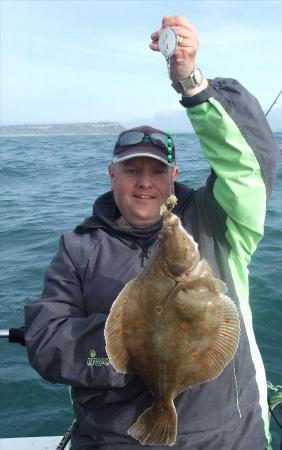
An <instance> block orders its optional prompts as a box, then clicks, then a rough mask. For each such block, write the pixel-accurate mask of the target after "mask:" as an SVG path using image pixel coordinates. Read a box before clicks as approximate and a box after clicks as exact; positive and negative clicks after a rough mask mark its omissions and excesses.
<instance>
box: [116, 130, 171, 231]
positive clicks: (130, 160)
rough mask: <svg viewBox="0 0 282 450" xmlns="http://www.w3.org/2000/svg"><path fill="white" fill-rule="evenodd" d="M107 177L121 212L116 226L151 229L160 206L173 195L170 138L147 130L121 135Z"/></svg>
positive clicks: (127, 132) (158, 131)
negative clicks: (118, 224) (119, 224)
mask: <svg viewBox="0 0 282 450" xmlns="http://www.w3.org/2000/svg"><path fill="white" fill-rule="evenodd" d="M170 155H171V158H170V157H169V158H168V156H170ZM109 175H110V180H111V185H112V190H113V194H114V198H115V201H116V204H117V206H118V208H119V210H120V212H121V217H120V218H119V219H118V222H119V223H121V224H124V225H126V224H127V225H131V226H132V227H135V228H147V227H149V226H151V225H153V224H154V223H156V222H157V221H158V220H159V219H160V205H161V204H162V203H163V202H164V201H165V200H166V198H167V197H168V196H169V194H170V193H171V192H173V182H174V180H175V179H176V177H177V175H178V167H177V166H176V164H175V149H174V144H173V141H172V139H171V136H170V135H168V134H166V133H163V132H162V131H160V130H156V129H154V128H151V127H149V126H142V127H138V128H133V129H130V130H127V131H123V132H122V133H121V134H120V135H119V137H118V140H117V143H116V145H115V148H114V153H113V160H112V164H111V165H110V166H109Z"/></svg>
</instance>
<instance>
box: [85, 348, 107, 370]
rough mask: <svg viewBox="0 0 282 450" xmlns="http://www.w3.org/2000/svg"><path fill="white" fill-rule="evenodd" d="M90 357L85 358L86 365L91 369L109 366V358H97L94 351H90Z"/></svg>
mask: <svg viewBox="0 0 282 450" xmlns="http://www.w3.org/2000/svg"><path fill="white" fill-rule="evenodd" d="M89 354H90V357H89V358H87V365H88V366H91V367H100V366H109V365H110V364H111V363H110V360H109V358H98V357H97V355H96V352H95V350H90V352H89Z"/></svg>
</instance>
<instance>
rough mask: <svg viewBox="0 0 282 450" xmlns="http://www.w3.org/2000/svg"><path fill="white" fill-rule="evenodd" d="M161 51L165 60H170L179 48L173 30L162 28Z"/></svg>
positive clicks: (159, 43)
mask: <svg viewBox="0 0 282 450" xmlns="http://www.w3.org/2000/svg"><path fill="white" fill-rule="evenodd" d="M158 45H159V50H160V52H161V53H162V54H163V55H164V57H165V58H170V57H171V56H172V55H173V54H174V52H175V50H176V47H177V35H176V33H175V31H174V30H173V28H162V29H161V31H160V37H159V42H158Z"/></svg>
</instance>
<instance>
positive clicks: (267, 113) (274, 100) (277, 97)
mask: <svg viewBox="0 0 282 450" xmlns="http://www.w3.org/2000/svg"><path fill="white" fill-rule="evenodd" d="M281 93H282V89H281V91H280V92H279V94H278V95H277V97H276V98H275V100H274V102H273V103H272V105H271V106H270V108H269V109H268V110H267V112H266V113H265V117H266V116H267V114H268V113H269V112H270V111H271V110H272V108H273V106H274V105H275V103H276V102H277V100H278V98H279V97H280V95H281Z"/></svg>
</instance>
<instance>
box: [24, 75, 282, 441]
mask: <svg viewBox="0 0 282 450" xmlns="http://www.w3.org/2000/svg"><path fill="white" fill-rule="evenodd" d="M182 104H183V106H185V107H186V108H187V113H188V115H189V117H190V120H191V122H192V124H193V126H194V128H195V131H196V133H197V134H198V137H199V139H200V142H201V146H202V149H203V151H204V153H205V155H206V157H207V159H208V160H209V162H210V164H211V167H212V170H211V175H210V176H209V178H208V180H207V182H206V185H205V186H204V187H202V188H201V189H199V190H197V191H194V190H192V189H190V188H188V187H186V186H184V185H182V184H179V183H176V184H175V189H176V195H177V197H178V204H177V207H176V209H175V213H176V214H178V215H179V217H180V218H181V219H182V222H183V224H184V226H185V228H186V229H187V230H188V231H189V233H191V234H192V235H193V237H194V239H195V240H196V241H197V242H198V244H199V251H200V255H201V258H206V259H207V261H208V262H209V264H210V265H211V267H212V269H213V272H214V275H215V277H217V278H220V279H222V280H224V281H225V282H226V283H227V285H228V290H229V294H228V295H229V296H230V297H231V298H232V299H233V300H234V302H235V303H236V305H237V307H238V309H239V312H240V319H241V338H240V343H239V347H238V350H237V353H236V355H235V357H234V360H232V361H231V362H230V364H228V366H227V367H226V368H225V370H224V371H223V373H222V374H221V375H220V376H219V377H218V378H217V379H215V380H214V381H212V382H209V383H207V384H203V385H199V386H194V387H192V388H190V389H188V390H187V391H186V392H184V393H182V394H180V395H179V396H178V397H177V398H176V399H175V406H176V410H177V413H178V437H177V442H176V445H175V448H177V449H186V450H192V449H193V450H200V449H202V448H205V449H206V450H213V449H217V450H218V449H223V450H228V449H230V450H231V449H236V450H251V449H256V450H263V449H264V448H265V447H266V445H267V434H268V432H267V426H268V424H267V401H266V381H265V374H264V368H263V365H262V362H261V358H260V355H259V352H258V349H257V346H256V343H255V338H254V335H253V329H252V325H251V314H250V309H249V304H248V264H249V262H250V258H251V255H252V254H253V252H254V250H255V248H256V245H257V242H258V241H259V239H260V238H261V237H262V235H263V222H264V217H265V210H266V200H267V198H268V196H269V194H270V191H271V187H272V184H273V180H274V176H275V167H276V161H277V146H276V144H275V143H274V141H273V138H272V134H271V131H270V129H269V127H268V124H267V123H266V121H265V118H264V115H263V113H262V111H261V109H260V107H259V105H258V103H257V101H256V100H255V99H254V98H253V97H252V96H251V95H250V94H249V93H248V92H247V91H246V90H244V88H243V87H242V86H241V85H240V84H239V83H237V82H236V81H235V80H229V79H216V80H214V81H211V82H210V86H209V88H208V89H206V90H205V91H204V92H202V93H200V94H198V95H196V96H194V97H193V98H192V99H185V100H184V101H183V102H182ZM254 199H256V205H254V204H253V201H254ZM118 216H119V211H118V209H117V206H116V205H115V202H114V199H113V197H112V194H111V193H110V192H108V193H106V194H104V195H103V196H101V197H100V198H98V199H97V200H96V202H95V204H94V211H93V216H91V217H90V218H88V219H86V221H85V222H84V223H83V224H81V225H80V226H78V227H77V228H76V229H75V231H74V232H72V233H69V234H66V235H64V236H62V238H61V240H60V247H59V250H58V253H57V255H56V256H55V258H54V259H53V261H52V263H51V265H50V267H49V269H48V271H47V273H46V277H45V285H44V290H43V293H42V297H41V299H40V300H37V301H35V302H33V303H30V304H29V305H27V306H26V311H25V312H26V324H25V325H26V333H25V338H26V344H27V349H28V355H29V360H30V363H31V365H32V366H33V367H34V368H35V369H36V370H37V371H38V372H39V373H40V374H41V375H42V377H43V378H45V379H47V380H49V381H50V382H53V383H64V384H68V385H70V386H71V387H72V398H73V402H74V403H73V406H74V411H75V415H76V419H77V423H76V427H75V430H74V433H73V437H72V449H73V450H77V449H103V450H107V449H117V450H122V449H128V450H130V449H131V448H132V449H133V448H134V449H135V448H144V447H142V446H141V445H140V446H139V445H138V443H137V442H136V441H134V440H133V439H132V438H130V437H129V436H128V435H127V433H126V431H127V429H128V428H129V427H130V426H131V425H132V424H133V423H134V422H135V420H136V419H137V417H138V416H139V414H140V413H141V412H142V411H143V410H144V409H145V408H147V407H149V406H150V405H151V404H152V396H151V394H150V392H149V391H148V389H147V387H146V386H145V384H144V383H143V381H142V380H141V379H140V378H139V377H138V376H137V375H134V374H130V375H122V374H118V373H116V372H115V370H114V369H113V367H112V366H111V365H110V362H109V360H108V358H107V355H106V352H105V340H104V325H105V321H106V318H107V315H108V313H109V310H110V307H111V305H112V303H113V301H114V300H115V298H116V296H117V295H118V293H119V292H120V290H121V289H122V288H123V286H124V285H125V284H126V283H127V282H128V281H129V280H130V279H132V278H133V277H134V276H135V275H136V274H138V273H139V272H140V271H141V270H142V268H143V267H144V266H145V265H146V262H147V261H148V259H149V258H150V254H151V252H152V251H153V249H154V247H155V246H156V245H157V236H158V232H159V230H160V227H161V222H159V223H157V224H156V225H155V226H153V227H151V228H149V229H147V230H124V229H122V228H121V227H119V226H118V225H117V224H116V223H115V219H116V218H117V217H118ZM155 448H156V447H155Z"/></svg>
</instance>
